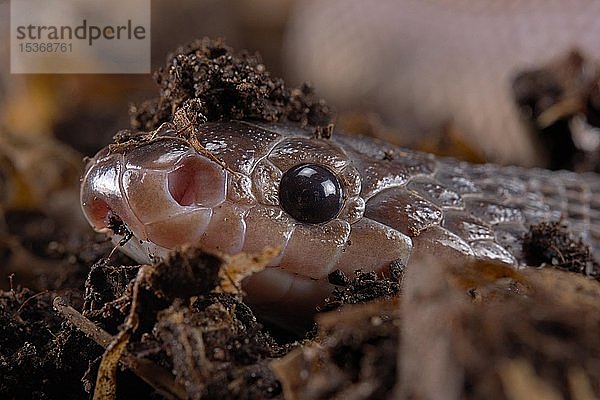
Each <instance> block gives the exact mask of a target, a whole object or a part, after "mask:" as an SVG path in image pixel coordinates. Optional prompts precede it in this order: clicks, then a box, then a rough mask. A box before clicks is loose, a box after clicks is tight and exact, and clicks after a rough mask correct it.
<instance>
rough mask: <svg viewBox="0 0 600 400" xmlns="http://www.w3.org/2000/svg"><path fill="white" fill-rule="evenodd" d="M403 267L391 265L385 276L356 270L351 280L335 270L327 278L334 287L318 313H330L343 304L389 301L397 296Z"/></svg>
mask: <svg viewBox="0 0 600 400" xmlns="http://www.w3.org/2000/svg"><path fill="white" fill-rule="evenodd" d="M403 269H404V266H403V265H400V264H399V263H396V262H394V263H392V264H391V265H390V266H389V269H388V275H387V276H380V275H378V274H377V273H375V272H363V271H361V270H356V271H355V272H354V276H353V277H352V278H349V277H347V276H346V275H345V274H344V273H343V272H342V271H340V270H335V271H333V272H332V273H330V274H329V276H328V277H327V278H328V280H329V283H331V284H332V285H335V288H334V289H333V292H332V294H331V296H329V297H328V298H326V299H325V304H324V305H323V306H321V307H320V308H319V311H331V310H334V309H337V308H339V307H341V306H342V305H344V304H359V303H366V302H369V301H372V300H375V299H391V298H394V297H396V296H398V293H399V291H400V278H401V273H402V270H403Z"/></svg>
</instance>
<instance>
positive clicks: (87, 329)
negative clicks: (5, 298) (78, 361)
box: [53, 297, 188, 399]
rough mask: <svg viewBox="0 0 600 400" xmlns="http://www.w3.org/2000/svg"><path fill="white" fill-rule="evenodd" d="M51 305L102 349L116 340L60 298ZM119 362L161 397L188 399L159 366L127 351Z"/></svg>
mask: <svg viewBox="0 0 600 400" xmlns="http://www.w3.org/2000/svg"><path fill="white" fill-rule="evenodd" d="M53 305H54V308H55V309H56V310H57V311H58V312H59V313H60V314H61V315H62V316H63V317H64V318H65V319H66V320H67V321H68V322H69V323H71V324H73V325H74V326H75V327H76V328H77V329H79V330H80V331H82V332H83V333H84V334H85V335H86V336H87V337H89V338H90V339H92V340H93V341H94V342H96V343H97V344H99V345H100V346H102V347H103V348H104V349H107V348H108V347H109V346H110V344H111V343H112V342H114V341H115V340H118V335H117V336H112V335H110V334H109V333H108V332H106V331H105V330H103V329H101V328H99V327H98V326H96V325H95V324H94V323H93V322H92V321H90V320H89V319H87V318H86V317H84V316H83V315H81V314H80V313H79V312H78V311H77V310H75V309H74V308H73V307H71V306H69V305H68V304H67V303H65V302H64V300H63V299H62V298H60V297H56V298H55V299H54V302H53ZM120 362H121V363H122V364H123V365H125V366H126V367H127V368H129V369H130V370H132V371H133V372H134V373H135V374H136V375H137V376H139V377H140V378H141V379H143V380H144V381H145V382H146V383H148V384H149V385H150V386H152V387H153V388H154V389H155V390H156V391H157V392H159V393H160V394H161V395H163V396H165V397H167V398H169V399H187V398H188V395H187V393H186V391H185V388H184V387H183V386H182V385H180V384H179V383H178V382H176V381H175V378H174V377H173V375H172V374H171V373H170V372H169V371H167V370H166V369H164V368H162V367H161V366H158V365H156V364H154V363H152V362H151V361H148V360H145V359H140V358H137V357H135V356H133V355H132V354H129V353H128V352H127V351H125V352H123V355H122V357H121V359H120Z"/></svg>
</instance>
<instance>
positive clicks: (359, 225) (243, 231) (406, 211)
mask: <svg viewBox="0 0 600 400" xmlns="http://www.w3.org/2000/svg"><path fill="white" fill-rule="evenodd" d="M155 135H156V136H155V139H153V140H152V141H150V142H148V143H146V144H143V145H142V146H141V147H139V148H136V149H134V150H130V151H127V152H125V153H122V152H119V151H111V150H110V149H108V148H107V149H104V150H102V151H101V152H100V153H98V154H97V155H96V156H95V157H94V158H93V159H92V160H91V161H90V162H89V164H88V167H87V170H86V173H85V175H84V178H83V182H82V190H81V200H82V205H83V209H84V212H85V214H86V216H87V218H88V220H89V221H90V223H91V224H92V226H94V228H95V229H97V230H107V227H108V226H109V219H110V217H111V216H118V217H119V218H120V219H121V220H122V221H123V222H124V223H125V225H126V226H127V227H128V228H129V229H130V230H131V231H132V232H133V234H134V235H135V238H136V239H133V240H130V241H129V242H128V243H127V244H126V247H125V250H126V251H127V252H128V253H129V254H131V255H133V256H134V257H135V258H137V259H138V260H139V261H147V260H148V255H149V254H154V255H159V256H163V255H165V253H166V252H167V251H168V249H173V248H175V247H177V246H180V245H183V244H185V243H188V244H191V245H194V246H199V247H201V248H203V249H206V250H209V251H210V250H213V251H214V250H218V251H221V252H225V253H231V254H233V253H237V252H240V251H246V252H259V251H261V250H262V249H263V248H265V247H267V246H278V247H280V248H281V254H280V256H279V257H277V258H276V259H275V260H273V261H272V262H271V266H272V268H268V269H267V270H265V271H262V272H260V273H258V274H256V275H254V276H252V277H251V278H250V279H249V280H248V282H247V285H246V288H247V290H248V292H249V298H250V300H251V301H252V302H254V303H260V304H263V305H269V304H273V303H277V304H278V306H279V307H284V308H285V307H291V306H292V305H294V304H295V305H297V304H298V303H302V304H313V303H315V302H318V301H320V300H322V299H323V297H324V296H325V294H326V293H327V291H328V290H329V289H330V288H329V286H328V284H327V282H326V277H327V275H328V274H329V273H330V272H332V271H334V270H335V269H341V270H342V271H344V272H346V273H352V272H353V271H354V270H355V269H357V268H362V269H363V270H375V271H379V270H382V269H384V268H386V266H388V265H389V264H390V263H391V262H392V261H394V260H400V261H401V262H403V263H409V262H410V261H411V260H412V259H413V258H414V257H415V256H416V255H419V254H424V253H428V254H433V255H435V256H437V257H443V258H446V259H447V258H454V259H467V258H481V259H493V260H499V261H502V262H505V263H509V264H512V265H515V266H518V265H522V264H523V259H522V254H521V241H522V237H523V235H524V234H525V232H526V231H527V229H528V226H529V225H530V224H533V223H539V222H542V221H555V220H558V219H560V218H563V219H564V220H566V221H567V222H568V223H569V225H570V228H571V229H572V230H573V231H574V232H576V233H577V234H579V235H581V237H582V238H583V239H584V240H585V241H586V243H588V244H590V245H591V246H592V248H593V249H594V251H595V252H596V253H598V251H599V250H600V198H598V197H597V195H598V193H600V176H598V175H595V174H575V173H570V172H563V171H560V172H551V171H547V170H540V169H524V168H517V167H500V166H496V165H492V164H486V165H472V164H468V163H465V162H461V161H456V160H453V159H441V158H436V157H434V156H432V155H430V154H424V153H419V152H414V151H410V150H405V149H401V148H398V147H395V146H392V145H388V144H386V143H383V142H380V141H376V140H373V139H370V138H366V137H360V136H346V135H343V134H341V133H334V134H333V136H332V138H331V139H320V138H315V137H313V135H312V133H311V132H310V131H308V130H303V129H300V128H294V127H287V126H283V125H273V124H269V125H267V124H254V123H247V122H229V123H206V124H203V125H200V126H198V133H197V138H198V140H199V142H200V143H201V145H202V147H203V148H204V150H205V151H204V154H200V152H198V151H197V150H196V149H195V148H194V147H192V146H191V145H190V144H189V143H188V142H187V141H186V140H184V139H181V138H179V137H177V136H176V135H175V133H174V129H173V127H172V126H169V125H168V124H165V125H163V126H162V127H161V128H159V130H158V131H156V132H155ZM303 163H311V164H317V165H321V166H324V167H326V168H328V169H329V170H331V171H332V172H333V174H334V175H335V176H336V177H337V179H338V180H339V182H340V184H341V187H342V191H343V203H342V207H341V211H340V212H339V213H338V214H337V216H336V217H334V218H333V219H331V220H330V221H327V222H324V223H321V224H308V223H301V222H298V221H296V220H295V219H294V218H292V217H291V216H290V215H289V214H288V213H286V212H285V211H283V210H282V208H281V207H280V204H279V197H278V190H279V183H280V181H281V176H282V174H284V173H285V172H286V171H287V170H289V169H290V168H292V167H294V166H296V165H299V164H303ZM116 238H117V239H119V236H118V235H117V236H116ZM309 299H311V300H309Z"/></svg>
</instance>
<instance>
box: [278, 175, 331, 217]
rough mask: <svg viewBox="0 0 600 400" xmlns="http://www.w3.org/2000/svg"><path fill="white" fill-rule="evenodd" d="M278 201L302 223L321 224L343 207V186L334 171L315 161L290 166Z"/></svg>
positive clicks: (280, 187)
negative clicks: (314, 162) (313, 162)
mask: <svg viewBox="0 0 600 400" xmlns="http://www.w3.org/2000/svg"><path fill="white" fill-rule="evenodd" d="M279 203H280V204H281V207H282V208H283V210H284V211H285V212H287V213H288V214H290V215H291V216H292V217H293V218H295V219H296V220H297V221H300V222H307V223H310V224H320V223H323V222H327V221H329V220H331V219H333V218H334V217H335V216H336V215H337V214H338V213H339V212H340V210H341V208H342V187H341V186H340V182H339V181H338V179H337V178H336V176H335V175H334V173H333V172H331V171H330V170H329V169H328V168H325V167H323V166H320V165H315V164H301V165H296V166H295V167H293V168H290V169H289V170H288V171H287V172H286V173H284V174H283V176H282V177H281V183H280V184H279Z"/></svg>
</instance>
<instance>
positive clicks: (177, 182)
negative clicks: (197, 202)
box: [167, 164, 197, 206]
mask: <svg viewBox="0 0 600 400" xmlns="http://www.w3.org/2000/svg"><path fill="white" fill-rule="evenodd" d="M167 181H168V186H169V193H171V196H172V197H173V200H175V201H176V202H177V203H178V204H179V205H180V206H189V205H191V204H193V203H194V199H195V198H196V194H197V193H196V187H195V185H194V173H193V171H192V170H191V168H190V167H189V164H188V165H183V166H181V167H179V168H177V169H176V170H174V171H172V172H169V175H168V177H167Z"/></svg>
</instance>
